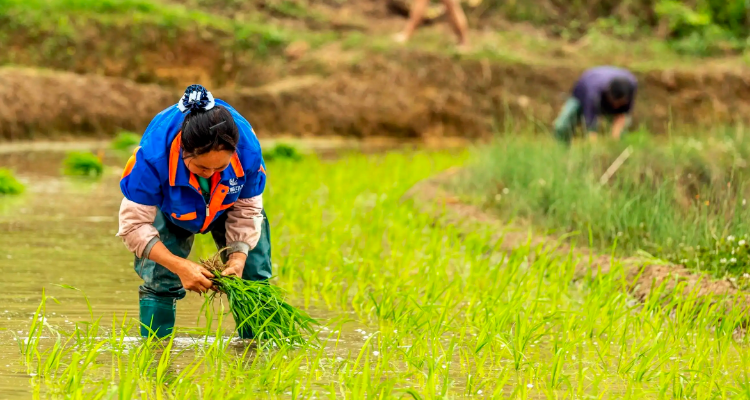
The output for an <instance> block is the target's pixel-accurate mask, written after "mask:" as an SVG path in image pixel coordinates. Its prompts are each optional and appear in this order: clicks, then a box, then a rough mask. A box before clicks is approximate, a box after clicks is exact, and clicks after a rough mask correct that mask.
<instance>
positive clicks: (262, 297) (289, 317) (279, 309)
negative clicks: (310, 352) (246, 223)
mask: <svg viewBox="0 0 750 400" xmlns="http://www.w3.org/2000/svg"><path fill="white" fill-rule="evenodd" d="M224 250H226V249H222V250H219V252H217V253H216V254H214V255H213V256H212V257H210V258H207V259H203V260H201V263H202V264H203V266H204V267H205V268H206V269H208V270H209V271H210V272H212V273H213V274H214V275H215V278H213V279H212V281H213V282H214V283H215V284H216V286H217V288H218V290H219V292H213V293H211V294H210V295H209V296H208V297H207V301H208V303H209V304H210V303H211V302H212V301H213V300H214V299H215V296H217V294H218V293H225V294H226V295H227V298H228V300H229V307H230V309H231V310H232V316H234V320H235V322H236V324H237V330H238V331H240V330H244V331H249V332H251V334H252V336H253V337H254V338H255V339H256V340H258V341H260V342H263V341H266V342H269V343H272V344H275V345H277V346H279V347H281V346H287V345H301V344H305V343H307V342H306V340H305V338H304V336H303V334H304V333H306V334H308V335H312V334H313V333H314V332H315V329H314V326H315V325H317V324H318V321H316V320H315V319H313V318H311V317H310V316H309V315H308V314H307V313H306V312H304V311H302V310H300V309H298V308H296V307H294V306H292V305H290V304H288V303H287V302H285V301H284V299H283V296H282V293H281V290H280V289H279V288H278V287H276V286H273V285H271V284H270V283H268V282H266V281H249V280H245V279H241V278H238V277H236V276H233V275H232V276H222V274H221V273H222V272H223V271H224V269H225V267H226V266H225V265H224V263H223V262H222V260H221V253H222V252H223V251H224Z"/></svg>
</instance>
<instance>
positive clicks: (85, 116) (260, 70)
mask: <svg viewBox="0 0 750 400" xmlns="http://www.w3.org/2000/svg"><path fill="white" fill-rule="evenodd" d="M235 3H236V2H233V3H232V4H235ZM237 4H239V3H237ZM243 4H244V3H243ZM248 4H249V3H248ZM251 6H252V7H255V6H253V5H247V7H251ZM243 7H245V6H243ZM317 7H318V8H319V9H318V8H316V9H315V10H316V12H318V11H320V12H321V13H324V17H325V19H324V20H325V21H327V22H325V23H327V24H329V25H328V28H329V29H328V30H331V31H336V32H340V30H338V28H336V27H337V26H340V25H342V24H349V25H350V26H354V25H357V26H359V27H360V28H361V29H364V30H366V33H365V36H364V37H361V38H360V39H359V40H360V44H359V45H351V44H350V45H345V43H346V41H347V37H346V36H344V37H340V38H339V39H332V40H330V41H329V42H328V44H325V45H322V46H317V45H316V46H311V45H310V44H309V43H306V42H305V39H304V37H305V36H304V35H301V36H300V39H298V40H295V41H293V42H291V43H289V44H288V45H287V47H286V51H272V52H270V53H269V54H267V55H266V56H262V57H261V56H259V55H257V54H254V53H253V52H252V51H248V50H247V49H242V48H239V47H237V46H235V45H234V44H233V43H234V42H233V40H232V38H231V37H228V36H227V35H228V33H227V32H212V31H205V32H204V31H200V30H198V29H197V28H196V30H195V31H190V30H188V31H186V32H185V33H184V34H181V36H180V37H179V40H176V39H175V38H173V37H171V36H170V35H169V32H162V31H160V30H159V28H158V26H146V27H144V29H143V30H140V31H137V32H136V31H135V30H133V29H129V28H130V27H129V26H127V24H115V25H114V26H97V25H95V24H94V25H91V26H88V27H87V29H86V30H83V31H81V32H80V34H79V36H76V39H75V42H74V43H71V46H70V47H69V48H67V49H66V50H65V51H47V52H42V51H40V50H39V48H38V46H36V44H39V43H38V42H39V38H38V37H37V36H34V35H32V34H28V35H26V34H27V33H24V32H20V31H19V32H14V35H11V36H12V40H11V41H10V46H9V48H8V51H7V52H4V53H3V55H0V62H2V61H8V62H12V63H14V64H16V65H27V66H31V67H39V66H44V67H45V68H55V69H57V70H65V71H75V72H76V73H78V74H79V75H76V74H71V73H67V72H34V71H31V70H24V69H16V68H12V69H8V68H5V69H2V68H0V85H1V86H0V87H3V88H5V90H4V91H3V93H2V94H0V100H2V101H3V103H2V104H4V107H2V109H0V139H28V138H33V137H39V136H51V135H56V134H57V132H69V133H74V134H82V135H85V134H88V135H93V134H98V135H101V134H112V133H113V132H115V131H116V130H118V129H121V128H123V129H129V130H133V131H142V130H143V129H144V128H145V127H146V125H147V124H148V121H150V119H151V118H152V117H153V116H154V115H155V113H157V112H158V111H160V110H161V109H163V108H165V107H167V106H169V105H170V104H173V103H174V102H175V101H176V100H177V99H178V98H179V96H180V94H181V93H182V90H183V89H184V87H185V86H187V85H189V84H192V83H196V82H200V83H202V84H204V85H206V86H208V87H209V88H210V89H212V91H213V92H214V94H215V95H218V96H219V97H221V98H223V99H224V100H227V101H229V102H230V103H231V104H233V105H234V106H235V107H236V108H237V109H238V110H239V111H240V112H241V113H243V115H246V116H247V118H248V119H249V120H250V121H251V122H252V123H253V124H254V125H255V126H257V127H258V130H259V131H263V132H264V133H265V134H269V135H275V134H284V135H295V136H321V135H325V136H328V135H343V136H349V137H370V136H383V135H385V136H391V137H397V138H436V137H438V138H439V137H448V136H453V137H465V138H477V137H484V136H488V135H490V134H492V133H494V132H496V131H497V130H499V129H502V127H504V126H507V124H506V123H507V122H509V121H513V122H516V123H522V124H526V125H530V126H532V127H537V128H539V127H541V128H543V129H547V127H548V126H549V125H550V123H551V122H552V121H553V120H554V118H555V115H556V113H557V111H558V109H559V107H560V106H561V105H562V104H563V102H564V100H565V96H566V93H567V92H568V91H569V90H570V87H571V86H572V84H573V83H574V82H575V80H576V79H577V77H578V76H579V74H580V73H581V72H582V71H583V70H584V69H585V68H587V67H589V66H591V65H595V64H601V63H602V61H603V60H609V62H613V63H615V62H616V63H618V64H621V65H628V63H637V62H638V61H639V59H638V57H635V58H630V59H629V58H627V57H625V58H622V57H624V56H622V55H621V54H618V53H617V52H613V53H612V56H611V57H609V56H606V57H600V55H599V54H598V52H597V51H596V50H595V47H587V46H590V45H591V44H590V43H589V44H587V43H585V41H581V43H578V44H576V45H568V44H565V43H563V42H560V41H557V42H555V41H554V40H553V39H550V38H546V37H544V36H543V33H540V32H538V31H535V30H533V29H531V30H524V29H520V28H518V26H515V25H513V26H510V25H508V29H511V28H513V27H515V28H514V29H516V28H518V29H519V30H518V31H516V32H515V33H513V32H510V33H509V34H508V35H506V36H502V35H500V34H499V33H496V32H490V33H486V32H480V31H474V32H472V37H473V38H475V43H477V44H476V49H475V52H473V53H470V54H468V55H465V56H456V55H451V54H449V53H448V52H446V51H445V48H446V46H447V44H448V43H450V40H452V37H451V36H450V35H449V34H448V32H444V33H446V35H438V36H439V37H441V38H442V39H438V40H437V42H430V40H431V39H430V34H432V33H435V32H436V30H437V31H440V30H442V31H447V30H448V28H447V27H446V26H445V24H437V26H434V27H427V28H426V29H423V30H420V31H419V33H418V36H419V37H417V38H415V43H416V42H419V40H422V44H423V45H424V46H422V48H421V49H416V46H408V47H398V46H395V45H394V44H393V43H392V42H390V40H388V39H387V37H388V36H389V35H390V34H391V33H393V32H396V31H397V30H398V29H399V28H400V27H401V26H402V24H403V23H404V20H403V18H398V17H394V16H393V15H392V14H388V12H387V7H386V5H385V4H384V3H379V2H375V1H373V0H356V1H353V2H347V3H346V4H344V5H341V6H337V7H329V6H328V5H327V3H325V4H321V5H319V6H317ZM326 7H328V8H326ZM217 9H219V10H221V9H223V8H222V7H219V8H217ZM250 11H252V10H250ZM233 12H234V11H233ZM237 12H239V11H237ZM248 12H249V11H248ZM472 12H474V11H472ZM325 13H327V14H325ZM482 13H483V11H482V10H479V9H477V10H476V12H475V14H477V15H479V14H482ZM482 15H484V14H482ZM475 20H476V21H479V20H478V19H475ZM296 22H299V21H296ZM296 22H295V21H288V20H283V21H280V22H279V24H281V25H285V24H287V23H289V24H292V25H295V23H296ZM295 26H296V25H295ZM32 33H33V32H32ZM24 35H26V36H24ZM360 35H361V34H360ZM420 35H421V36H420ZM539 35H542V36H540V38H541V39H539V40H537V42H534V43H537V44H538V46H537V45H533V46H532V45H526V43H519V42H518V40H519V38H520V39H523V38H533V37H536V36H539ZM420 37H421V38H422V39H420ZM424 38H427V39H428V40H423V39H424ZM473 40H474V39H473ZM368 41H372V42H373V43H374V42H376V41H381V42H382V46H370V47H367V48H365V47H364V46H365V44H366V43H369V42H368ZM45 43H46V42H45ZM550 43H551V44H550ZM420 46H421V45H420ZM487 46H491V47H492V46H494V47H492V48H495V49H500V50H502V51H504V52H505V55H506V56H507V58H508V59H501V58H499V55H498V54H497V52H496V51H494V50H493V52H487V53H483V52H482V51H483V50H482V48H486V47H487ZM535 46H536V47H535ZM539 46H541V47H539ZM544 46H547V47H544ZM376 47H379V48H376ZM537 47H539V48H537ZM650 56H652V57H657V58H658V57H659V56H658V54H651V55H650ZM488 57H489V58H488ZM608 57H609V58H608ZM631 57H632V56H631ZM640 61H642V60H640ZM731 65H732V66H733V67H734V66H736V65H741V64H738V63H736V62H733V63H732V64H731ZM639 71H640V72H637V75H638V76H639V79H640V81H641V87H640V89H639V97H638V100H637V102H636V110H635V113H636V122H637V123H638V122H641V123H644V124H645V125H646V126H647V127H648V128H650V130H651V131H653V132H656V133H658V132H664V131H666V130H667V129H669V128H679V127H680V125H684V126H688V127H690V129H699V127H702V126H710V125H716V124H732V123H738V122H745V123H747V122H750V72H748V71H747V70H745V69H743V68H730V67H726V66H725V65H723V64H722V63H721V62H720V60H716V61H705V62H703V63H701V64H700V65H686V63H683V64H682V65H679V64H674V67H673V68H672V67H670V68H667V69H664V68H656V69H653V68H652V69H643V68H640V69H639ZM102 75H104V76H107V77H109V78H105V77H103V76H102ZM134 82H141V83H140V84H137V83H134ZM146 83H149V84H146ZM157 85H158V86H157Z"/></svg>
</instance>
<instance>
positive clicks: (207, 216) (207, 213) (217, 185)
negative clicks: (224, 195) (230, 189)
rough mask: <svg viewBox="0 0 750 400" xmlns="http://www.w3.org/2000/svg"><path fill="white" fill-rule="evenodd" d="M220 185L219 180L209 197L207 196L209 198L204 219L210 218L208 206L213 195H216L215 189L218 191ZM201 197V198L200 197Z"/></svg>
mask: <svg viewBox="0 0 750 400" xmlns="http://www.w3.org/2000/svg"><path fill="white" fill-rule="evenodd" d="M220 184H221V180H219V182H218V183H216V187H215V188H214V190H213V191H212V192H211V195H209V196H208V203H206V219H208V218H209V217H210V213H211V209H210V204H211V200H213V198H214V194H215V193H216V189H218V188H219V185H220ZM201 197H203V196H201ZM204 201H205V200H204ZM204 223H205V222H204Z"/></svg>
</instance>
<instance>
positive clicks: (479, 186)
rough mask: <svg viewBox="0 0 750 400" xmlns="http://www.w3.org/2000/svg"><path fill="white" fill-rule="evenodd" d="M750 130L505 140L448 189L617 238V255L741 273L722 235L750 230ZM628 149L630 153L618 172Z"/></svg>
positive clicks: (588, 237) (590, 236)
mask: <svg viewBox="0 0 750 400" xmlns="http://www.w3.org/2000/svg"><path fill="white" fill-rule="evenodd" d="M747 136H748V135H743V133H742V132H741V131H728V132H727V131H717V132H714V133H713V134H712V135H711V136H708V137H696V136H674V137H672V138H671V139H670V140H668V141H665V140H661V139H658V138H654V137H652V136H650V135H648V134H646V133H645V132H634V133H631V134H629V135H628V136H626V137H625V138H624V139H623V141H621V142H613V141H602V142H601V143H597V144H593V145H592V144H580V145H574V146H571V147H565V146H562V145H559V144H558V143H556V142H554V141H553V139H551V138H534V137H528V136H520V137H519V136H514V137H500V138H498V139H496V141H495V143H494V144H492V145H491V146H488V147H484V148H481V149H478V150H477V158H476V159H477V161H476V162H475V163H473V165H470V166H469V167H468V169H467V172H466V174H464V175H462V176H461V177H460V179H456V180H455V181H454V182H452V183H451V184H450V186H451V188H452V189H453V190H454V191H456V192H458V193H459V194H460V195H461V196H462V197H463V198H464V199H465V200H466V201H468V202H472V203H474V204H477V205H479V206H482V207H485V208H487V209H491V210H493V211H495V212H496V213H497V214H498V215H499V216H500V217H501V218H503V219H508V220H515V221H519V222H521V223H525V224H527V225H531V226H535V227H537V228H542V229H543V230H546V231H547V232H550V233H553V234H558V235H563V234H567V233H572V234H573V235H572V237H573V239H574V240H578V241H579V243H580V242H582V243H586V244H590V245H591V246H593V247H594V248H595V249H598V250H600V251H602V250H605V249H608V248H611V247H612V246H613V244H616V246H615V248H616V249H615V251H616V254H618V255H625V254H628V255H632V254H634V253H636V252H637V251H638V250H645V251H647V252H649V253H651V254H654V255H655V256H657V257H660V258H662V259H669V260H672V261H675V260H677V261H679V262H680V263H687V264H689V265H690V266H692V267H698V268H701V269H704V270H706V271H709V272H711V273H713V274H715V275H717V276H723V275H724V274H725V273H727V272H728V271H733V272H732V273H733V274H736V273H738V272H740V271H742V270H743V268H744V267H743V265H744V264H742V262H741V261H739V260H740V258H739V257H738V256H733V255H732V254H731V253H732V251H735V252H737V251H740V249H739V248H737V246H734V247H732V246H728V245H727V244H726V243H725V244H722V242H721V240H720V239H719V238H728V237H737V238H740V237H741V236H743V235H745V234H747V233H748V232H750V223H748V221H750V206H748V204H747V199H748V198H750V186H748V185H747V184H746V182H747V179H748V178H750V168H748V167H747V166H746V163H745V161H744V160H745V159H747V158H748V157H750V140H748V139H747ZM626 149H630V156H629V158H627V159H626V160H625V162H624V163H623V164H621V165H619V167H618V168H616V169H611V168H612V166H613V165H615V164H614V161H615V160H616V159H617V158H618V157H619V156H620V155H621V154H623V152H624V150H626ZM609 172H611V173H612V174H611V176H609ZM605 176H608V177H609V179H607V180H604V179H603V177H605ZM738 241H739V239H738ZM735 244H736V242H735ZM698 249H700V250H698ZM708 253H710V254H712V259H711V260H709V259H706V255H707V254H708ZM701 254H702V255H701ZM733 258H735V259H736V260H738V261H737V262H736V263H732V262H729V260H731V259H733ZM722 259H726V262H724V263H722V262H721V260H722ZM701 263H703V264H701ZM742 272H744V271H742Z"/></svg>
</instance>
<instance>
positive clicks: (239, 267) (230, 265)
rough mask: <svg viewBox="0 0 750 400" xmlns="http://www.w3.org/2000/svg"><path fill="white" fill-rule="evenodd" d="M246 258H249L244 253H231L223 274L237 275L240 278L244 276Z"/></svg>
mask: <svg viewBox="0 0 750 400" xmlns="http://www.w3.org/2000/svg"><path fill="white" fill-rule="evenodd" d="M245 260H247V256H246V255H245V254H243V253H239V252H238V253H232V254H230V255H229V260H227V266H226V268H225V269H224V271H223V272H222V273H221V274H222V275H224V276H229V275H235V276H236V277H238V278H242V271H244V270H245Z"/></svg>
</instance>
